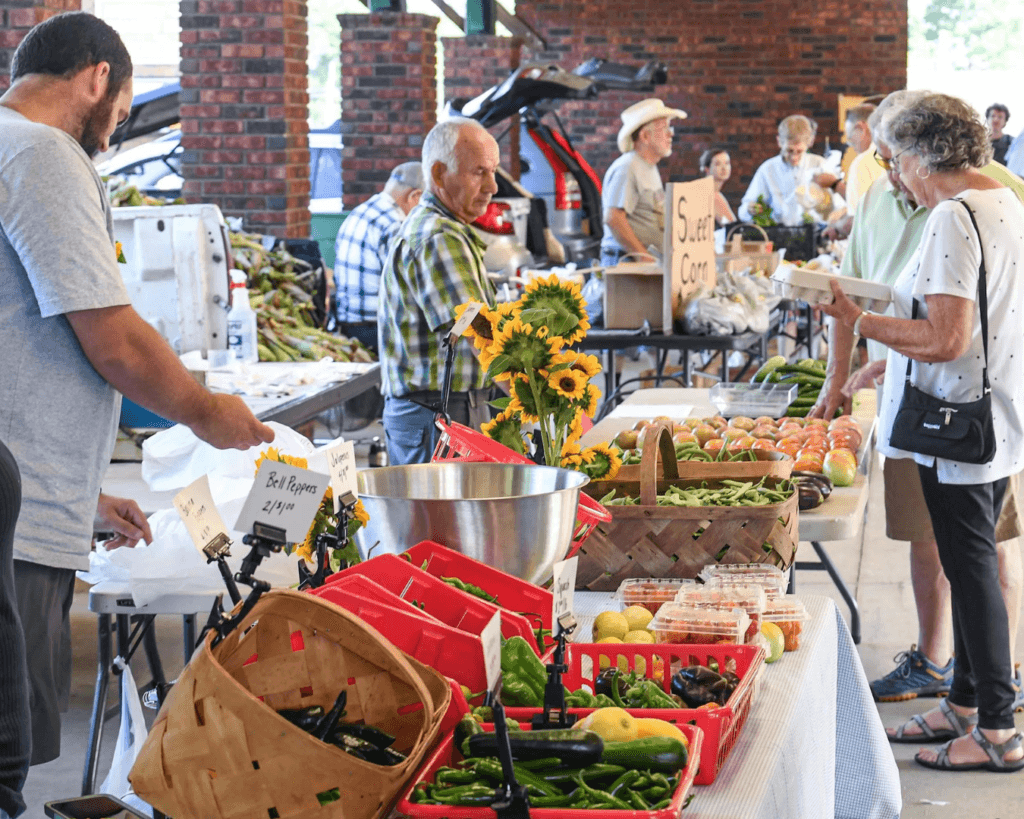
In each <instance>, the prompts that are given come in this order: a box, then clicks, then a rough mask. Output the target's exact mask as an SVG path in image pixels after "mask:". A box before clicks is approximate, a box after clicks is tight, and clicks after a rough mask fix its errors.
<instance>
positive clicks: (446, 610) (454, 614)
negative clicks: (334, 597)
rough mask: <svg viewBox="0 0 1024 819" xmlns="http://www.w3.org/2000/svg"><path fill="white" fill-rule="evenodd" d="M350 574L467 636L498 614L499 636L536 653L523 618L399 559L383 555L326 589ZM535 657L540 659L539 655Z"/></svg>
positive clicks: (348, 571) (347, 571)
mask: <svg viewBox="0 0 1024 819" xmlns="http://www.w3.org/2000/svg"><path fill="white" fill-rule="evenodd" d="M420 562H421V563H422V561H420ZM353 574H361V575H364V576H366V577H369V578H370V579H371V580H373V581H375V582H377V583H379V584H380V585H382V586H383V587H384V588H385V589H387V590H388V591H390V592H391V593H392V594H396V595H398V596H399V597H401V598H403V599H404V600H408V601H410V602H411V601H416V602H418V603H422V604H423V605H424V609H423V610H424V611H426V612H427V613H429V614H431V615H433V616H434V617H436V618H437V619H438V620H440V621H441V622H442V623H445V624H447V625H449V626H451V627H452V628H457V629H459V630H461V631H467V632H469V633H470V634H476V635H479V634H480V632H482V631H483V630H484V628H485V627H486V626H487V624H488V623H489V622H490V621H491V618H492V617H493V616H494V612H496V611H497V612H500V613H501V633H502V636H504V637H505V638H508V637H514V636H516V635H518V636H520V637H522V638H523V639H524V640H526V642H528V643H529V644H530V645H531V646H532V647H533V649H534V651H537V638H536V635H535V634H534V632H533V625H532V624H531V623H530V621H529V620H527V619H526V618H525V617H523V616H521V615H519V614H516V613H515V612H512V611H508V610H506V609H503V608H501V607H500V606H496V605H494V604H493V603H488V602H487V601H486V600H483V599H482V598H480V597H474V596H473V595H472V594H467V593H466V592H464V591H459V590H458V589H456V588H455V587H454V586H449V585H448V584H447V583H445V582H444V581H443V580H440V579H439V578H437V577H435V576H434V575H432V574H430V573H429V572H425V571H423V570H421V569H420V568H418V567H417V566H414V565H413V564H412V563H410V562H409V561H408V560H405V559H404V558H401V557H399V556H398V555H390V554H384V555H379V556H378V557H374V558H371V559H370V560H366V561H363V562H362V563H357V564H356V565H355V566H352V567H350V568H348V569H345V570H344V571H342V572H338V573H337V574H334V575H331V576H330V577H329V578H328V579H327V583H326V584H325V585H327V586H330V585H331V584H332V583H336V582H338V580H340V579H341V578H343V577H348V576H350V575H353ZM537 653H538V655H539V653H540V652H539V651H538V652H537Z"/></svg>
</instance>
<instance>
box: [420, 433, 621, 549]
mask: <svg viewBox="0 0 1024 819" xmlns="http://www.w3.org/2000/svg"><path fill="white" fill-rule="evenodd" d="M435 423H436V425H437V428H438V429H439V430H441V435H440V436H439V437H438V439H437V446H436V447H435V448H434V454H433V456H431V459H430V460H431V461H433V462H434V463H437V462H439V461H462V462H469V463H480V462H484V463H499V464H526V465H531V464H533V461H531V460H530V459H529V458H527V457H526V456H525V455H520V454H519V453H518V452H513V451H512V450H511V449H509V448H508V447H507V446H505V445H504V444H499V443H498V442H497V441H495V440H493V439H491V438H488V437H487V436H486V435H484V434H483V433H481V432H477V431H476V430H475V429H470V428H469V427H467V426H463V425H462V424H457V423H455V422H454V421H453V422H452V423H450V424H447V423H445V422H444V420H443V419H440V418H439V419H438V420H437V421H436V422H435ZM611 519H612V513H611V512H609V511H608V509H606V508H605V507H604V506H603V505H602V504H601V503H600V502H599V501H597V500H596V499H594V498H592V497H590V496H589V495H587V494H586V493H585V492H580V501H579V506H577V507H576V526H575V528H574V529H573V532H572V542H571V544H570V545H569V551H568V553H567V554H566V557H572V556H573V555H574V554H576V552H578V551H579V549H580V546H581V545H583V541H585V540H586V539H587V538H588V537H589V536H590V533H591V532H592V531H594V527H596V526H597V524H599V523H608V522H610V521H611Z"/></svg>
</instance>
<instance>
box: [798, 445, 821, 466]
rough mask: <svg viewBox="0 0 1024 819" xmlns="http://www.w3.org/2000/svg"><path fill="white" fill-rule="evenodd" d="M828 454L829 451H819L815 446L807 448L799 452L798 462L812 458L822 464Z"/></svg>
mask: <svg viewBox="0 0 1024 819" xmlns="http://www.w3.org/2000/svg"><path fill="white" fill-rule="evenodd" d="M826 452H828V450H827V449H818V448H817V447H813V446H805V447H803V448H802V449H801V450H800V451H799V452H797V453H796V458H797V460H798V461H799V460H802V459H804V458H812V459H814V460H816V461H818V462H821V460H822V459H824V457H825V453H826Z"/></svg>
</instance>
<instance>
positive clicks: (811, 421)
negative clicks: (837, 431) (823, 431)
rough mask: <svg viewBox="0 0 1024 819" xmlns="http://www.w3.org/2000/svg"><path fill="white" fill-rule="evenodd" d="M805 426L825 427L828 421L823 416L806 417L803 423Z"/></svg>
mask: <svg viewBox="0 0 1024 819" xmlns="http://www.w3.org/2000/svg"><path fill="white" fill-rule="evenodd" d="M804 426H807V427H827V426H828V421H826V420H825V419H824V418H808V419H807V423H806V424H804Z"/></svg>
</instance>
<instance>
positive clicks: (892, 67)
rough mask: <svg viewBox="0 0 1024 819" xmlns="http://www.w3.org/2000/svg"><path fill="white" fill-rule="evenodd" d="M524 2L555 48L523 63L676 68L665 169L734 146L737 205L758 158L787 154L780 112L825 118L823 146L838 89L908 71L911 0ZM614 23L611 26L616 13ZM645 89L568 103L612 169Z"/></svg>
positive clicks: (672, 173)
mask: <svg viewBox="0 0 1024 819" xmlns="http://www.w3.org/2000/svg"><path fill="white" fill-rule="evenodd" d="M580 9H581V5H580V3H579V2H578V0H573V2H569V0H518V2H517V3H516V13H517V14H518V15H519V16H520V17H521V18H523V19H524V20H525V21H526V22H527V23H528V24H529V25H530V26H531V27H532V28H533V29H534V30H535V31H537V32H538V33H539V34H540V35H541V36H542V37H544V38H545V40H546V43H547V50H546V51H544V52H543V53H540V54H530V53H524V54H523V61H524V62H526V61H529V60H535V59H536V60H544V61H548V60H550V61H553V62H557V63H558V64H559V65H561V66H562V67H563V68H565V69H567V70H571V69H572V68H574V67H575V66H577V65H578V64H580V63H581V62H583V61H584V60H585V59H588V58H590V57H604V58H606V59H608V60H612V61H615V62H622V63H635V64H638V65H639V64H641V63H643V62H645V61H647V60H660V61H662V62H665V63H666V64H667V65H668V79H669V82H668V84H667V85H665V86H662V87H660V88H659V89H658V91H657V92H656V95H657V96H660V97H662V98H663V99H664V100H665V101H666V103H668V104H669V105H671V106H673V107H677V108H682V109H683V110H684V111H686V112H687V113H688V114H689V118H688V119H687V120H685V121H683V122H678V121H677V122H676V123H675V129H676V139H675V153H674V154H673V156H672V157H670V158H669V159H668V160H665V161H664V162H663V163H662V165H661V168H662V174H663V177H664V178H665V179H666V180H668V179H670V178H671V177H677V176H678V177H682V178H692V177H694V176H696V175H697V173H698V170H697V160H698V157H699V156H700V154H701V152H702V151H704V150H705V149H706V148H708V147H709V146H711V145H713V144H722V145H724V146H726V147H727V148H728V149H729V150H730V152H731V154H732V165H733V172H732V179H731V180H730V181H729V183H728V184H727V185H726V188H725V193H726V195H727V196H728V197H729V199H730V200H733V201H734V202H735V203H737V204H738V201H739V198H740V197H741V196H742V194H743V191H744V190H746V186H747V183H748V182H749V180H750V177H751V176H752V175H753V172H754V171H755V170H756V169H757V166H758V165H759V164H760V163H761V162H763V161H764V160H765V159H767V158H768V157H770V156H772V155H774V154H776V153H778V148H777V146H776V144H775V133H776V128H777V125H778V122H779V120H781V119H782V118H783V117H785V116H787V115H788V114H793V113H801V114H805V115H807V116H810V117H812V118H813V119H815V120H816V121H817V123H818V141H817V142H816V144H815V145H814V148H813V150H815V152H820V151H821V150H822V149H823V147H824V140H825V137H826V136H828V137H829V138H830V140H831V142H832V145H833V146H834V145H835V144H836V143H837V142H838V141H839V139H840V138H841V136H842V126H841V124H840V123H838V122H837V121H836V116H837V113H836V109H837V95H838V94H841V93H847V94H874V93H883V92H888V91H892V90H895V89H897V88H903V87H904V86H905V85H906V77H907V3H906V0H896V2H891V0H794V1H793V2H786V3H766V2H763V1H761V0H644V1H643V2H637V1H636V0H634V1H633V2H629V3H626V2H622V0H587V2H586V15H581V14H580ZM613 20H614V21H615V24H614V25H610V24H609V21H613ZM641 98H642V97H641V95H639V94H633V93H626V92H606V93H604V94H602V95H601V96H600V97H599V98H598V99H597V100H595V101H593V102H589V103H571V104H569V103H567V104H565V105H563V106H562V107H561V108H559V109H558V113H559V115H560V116H561V117H562V120H563V122H564V123H565V125H566V128H567V129H568V130H569V133H570V136H572V137H573V139H574V142H576V143H577V147H578V148H580V150H581V152H582V153H583V154H584V156H586V157H587V159H588V160H589V161H590V162H591V164H592V165H593V166H594V169H595V170H596V171H597V172H598V173H600V174H603V173H604V171H605V170H606V169H607V167H608V165H609V164H611V162H612V161H613V160H614V159H615V157H616V156H617V154H618V151H617V149H616V148H615V136H616V134H617V132H618V129H619V125H620V124H621V123H620V120H619V114H620V113H621V112H622V110H623V109H624V108H625V107H627V106H628V105H631V104H632V103H634V102H636V101H638V100H639V99H641Z"/></svg>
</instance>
